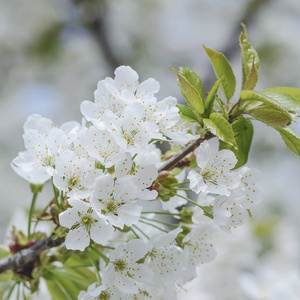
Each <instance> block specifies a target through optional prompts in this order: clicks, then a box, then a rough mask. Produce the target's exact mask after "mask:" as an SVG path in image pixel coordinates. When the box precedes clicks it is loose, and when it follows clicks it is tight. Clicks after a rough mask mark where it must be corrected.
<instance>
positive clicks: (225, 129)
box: [203, 113, 238, 148]
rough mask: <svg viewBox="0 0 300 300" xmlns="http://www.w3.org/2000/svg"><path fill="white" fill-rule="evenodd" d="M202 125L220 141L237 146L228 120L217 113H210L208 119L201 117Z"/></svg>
mask: <svg viewBox="0 0 300 300" xmlns="http://www.w3.org/2000/svg"><path fill="white" fill-rule="evenodd" d="M203 122H204V125H205V126H206V127H207V128H208V129H209V131H211V132H212V133H213V134H214V135H215V136H216V137H217V138H219V139H220V140H221V141H223V142H225V143H227V144H229V145H231V146H233V147H234V148H237V147H238V146H237V143H236V141H235V139H234V134H233V130H232V127H231V125H230V124H229V122H228V121H227V120H226V119H225V118H224V117H222V116H221V115H219V114H217V113H212V114H211V115H210V116H209V119H203Z"/></svg>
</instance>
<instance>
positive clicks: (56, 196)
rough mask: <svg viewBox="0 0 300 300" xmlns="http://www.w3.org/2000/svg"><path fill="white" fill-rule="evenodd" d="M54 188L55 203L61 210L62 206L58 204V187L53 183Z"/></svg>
mask: <svg viewBox="0 0 300 300" xmlns="http://www.w3.org/2000/svg"><path fill="white" fill-rule="evenodd" d="M52 187H53V192H54V199H55V203H56V205H57V207H58V208H59V209H61V206H60V204H59V202H58V194H57V191H56V187H55V185H54V183H53V181H52Z"/></svg>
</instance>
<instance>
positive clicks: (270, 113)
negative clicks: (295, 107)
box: [250, 105, 291, 128]
mask: <svg viewBox="0 0 300 300" xmlns="http://www.w3.org/2000/svg"><path fill="white" fill-rule="evenodd" d="M250 115H251V116H253V117H254V118H255V119H257V120H258V121H261V122H263V123H265V124H267V125H270V126H278V127H283V128H284V127H286V126H288V125H290V124H291V119H290V118H289V117H290V116H289V115H287V114H286V113H283V112H282V111H280V110H278V109H277V108H276V107H274V106H268V105H266V106H262V107H261V108H258V109H254V110H252V111H251V112H250Z"/></svg>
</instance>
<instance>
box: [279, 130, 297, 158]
mask: <svg viewBox="0 0 300 300" xmlns="http://www.w3.org/2000/svg"><path fill="white" fill-rule="evenodd" d="M274 128H275V129H276V130H277V131H278V132H279V133H280V135H281V137H282V139H283V141H284V142H285V144H286V145H287V147H288V148H289V149H290V150H292V151H293V152H294V153H295V154H297V155H298V156H300V136H299V135H298V134H297V133H296V132H295V130H294V129H292V128H291V127H286V128H280V127H274Z"/></svg>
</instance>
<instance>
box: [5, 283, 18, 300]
mask: <svg viewBox="0 0 300 300" xmlns="http://www.w3.org/2000/svg"><path fill="white" fill-rule="evenodd" d="M16 285H17V282H16V283H14V284H13V286H12V287H11V288H10V290H9V292H8V294H7V297H6V299H7V300H9V298H10V296H11V294H12V292H13V290H14V289H15V287H16Z"/></svg>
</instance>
